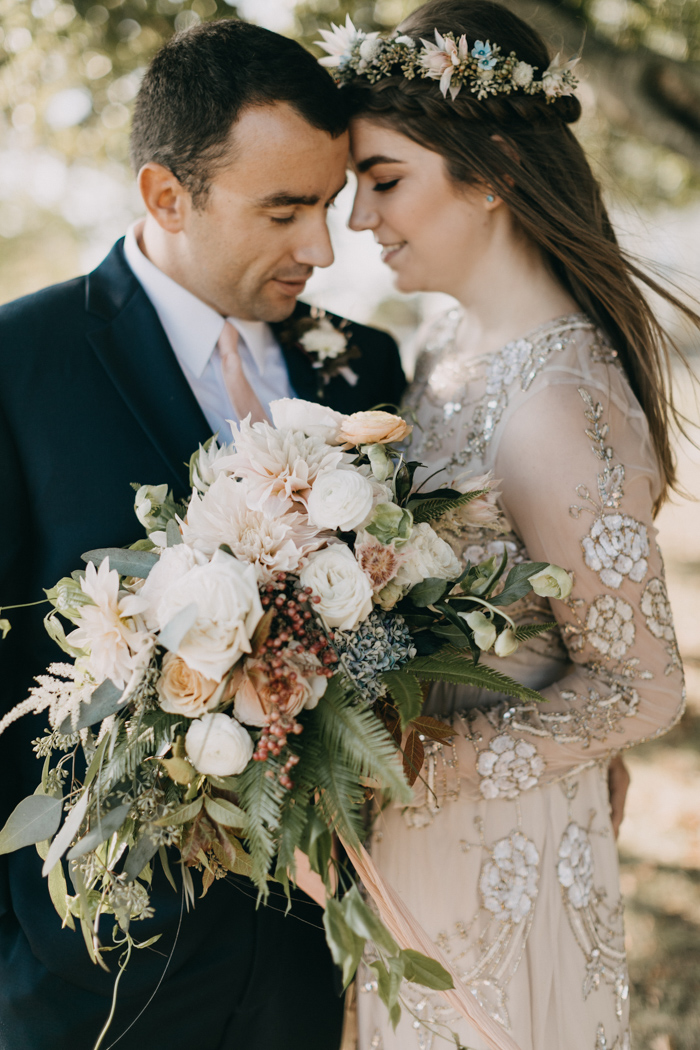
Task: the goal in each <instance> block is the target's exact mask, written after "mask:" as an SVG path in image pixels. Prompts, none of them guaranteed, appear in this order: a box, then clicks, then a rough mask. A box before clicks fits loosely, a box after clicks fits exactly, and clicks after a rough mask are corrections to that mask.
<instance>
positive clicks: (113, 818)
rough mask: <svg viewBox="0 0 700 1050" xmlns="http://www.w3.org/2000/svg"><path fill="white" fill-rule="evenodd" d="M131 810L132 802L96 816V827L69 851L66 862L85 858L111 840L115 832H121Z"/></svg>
mask: <svg viewBox="0 0 700 1050" xmlns="http://www.w3.org/2000/svg"><path fill="white" fill-rule="evenodd" d="M130 809H131V802H124V803H123V804H122V805H121V806H115V808H114V809H110V810H108V812H107V813H104V814H102V815H99V814H96V816H95V823H94V827H93V828H92V829H91V830H90V831H88V833H87V835H85V836H84V837H83V838H82V839H80V841H79V842H76V844H75V845H74V846H73V847H72V848H71V849H70V850H69V851H68V853H67V854H66V860H76V858H77V857H84V856H85V854H86V853H90V852H91V850H94V849H95V847H96V846H99V845H100V843H101V842H105V841H106V840H107V839H108V838H111V836H112V835H113V834H114V832H115V831H119V829H120V828H121V826H122V824H123V823H124V821H125V820H126V818H127V817H128V815H129V810H130Z"/></svg>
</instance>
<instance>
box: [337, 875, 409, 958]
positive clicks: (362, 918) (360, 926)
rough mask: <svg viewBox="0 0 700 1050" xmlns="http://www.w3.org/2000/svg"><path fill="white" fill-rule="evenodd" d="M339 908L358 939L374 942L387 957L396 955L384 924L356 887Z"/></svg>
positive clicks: (396, 945) (396, 950)
mask: <svg viewBox="0 0 700 1050" xmlns="http://www.w3.org/2000/svg"><path fill="white" fill-rule="evenodd" d="M340 906H341V908H342V909H343V914H344V916H345V921H346V922H347V924H348V926H349V927H350V929H351V930H352V931H353V933H356V934H357V936H358V937H362V938H363V939H364V940H368V941H374V943H375V944H376V946H377V947H378V948H379V949H380V950H381V951H383V952H386V953H387V954H388V955H396V954H397V952H398V950H399V946H398V944H397V943H396V941H395V940H394V938H393V937H392V936H391V934H390V933H389V931H388V930H387V928H386V926H385V925H384V923H383V922H381V920H380V919H378V918H377V916H376V915H375V914H374V912H373V911H371V909H370V908H368V907H367V905H366V904H365V902H364V901H363V900H362V897H361V896H360V891H359V890H358V888H357V886H353V887H352V889H351V890H349V891H348V892H347V893H346V894H345V896H344V897H343V900H342V902H341V905H340Z"/></svg>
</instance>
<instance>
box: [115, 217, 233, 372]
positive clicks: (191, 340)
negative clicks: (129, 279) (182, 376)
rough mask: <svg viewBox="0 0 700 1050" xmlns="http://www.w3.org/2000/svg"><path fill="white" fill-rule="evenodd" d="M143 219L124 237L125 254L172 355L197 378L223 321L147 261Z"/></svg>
mask: <svg viewBox="0 0 700 1050" xmlns="http://www.w3.org/2000/svg"><path fill="white" fill-rule="evenodd" d="M142 228H143V219H141V220H140V221H139V222H135V223H134V224H133V225H132V226H130V227H129V229H128V230H127V232H126V236H125V238H124V255H125V256H126V261H127V263H128V264H129V266H130V267H131V270H132V271H133V273H134V276H135V277H136V278H137V280H138V281H139V283H140V284H141V286H142V287H143V290H144V291H145V293H146V295H147V296H148V298H149V299H150V300H151V303H152V304H153V307H154V309H155V311H156V313H157V314H158V317H159V319H160V323H161V324H162V325H163V328H164V329H165V334H166V335H167V337H168V340H169V342H170V345H171V346H172V348H173V350H174V351H175V356H176V357H177V359H178V361H180V363H181V364H184V365H186V366H187V368H188V369H189V371H190V372H192V373H193V374H194V375H195V376H197V377H198V378H199V377H201V375H202V373H203V371H204V369H205V368H206V366H207V362H208V361H209V358H210V357H211V355H212V351H213V349H214V347H215V346H216V344H217V343H218V341H219V336H220V335H221V330H222V328H223V326H224V318H223V317H222V316H221V314H219V313H217V312H216V310H213V309H212V308H211V306H207V304H206V303H203V302H202V300H201V299H198V298H197V296H196V295H193V294H192V292H189V291H188V290H187V288H185V287H183V285H181V284H178V283H177V281H174V280H173V279H172V277H168V275H167V274H166V273H163V271H162V270H160V269H159V268H158V267H157V266H155V265H154V263H152V262H151V260H150V259H148V258H147V257H146V256H145V255H144V253H143V252H142V250H141V248H140V247H139V243H138V240H137V238H138V236H139V234H140V232H141V230H142Z"/></svg>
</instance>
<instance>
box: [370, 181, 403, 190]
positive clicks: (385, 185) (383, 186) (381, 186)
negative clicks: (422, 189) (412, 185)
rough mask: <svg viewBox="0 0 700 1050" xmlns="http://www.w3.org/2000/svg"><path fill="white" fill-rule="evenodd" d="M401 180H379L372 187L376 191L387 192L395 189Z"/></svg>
mask: <svg viewBox="0 0 700 1050" xmlns="http://www.w3.org/2000/svg"><path fill="white" fill-rule="evenodd" d="M400 181H401V180H400V179H391V180H390V181H389V182H377V183H376V184H375V185H374V186H373V187H372V189H373V190H374V192H375V193H386V191H387V190H393V188H394V186H396V185H397V184H398V183H399V182H400Z"/></svg>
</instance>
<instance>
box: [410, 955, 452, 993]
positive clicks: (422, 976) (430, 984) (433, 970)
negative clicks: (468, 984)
mask: <svg viewBox="0 0 700 1050" xmlns="http://www.w3.org/2000/svg"><path fill="white" fill-rule="evenodd" d="M401 958H402V959H403V961H404V974H403V975H404V978H405V979H406V980H407V981H412V982H413V983H414V984H422V985H423V987H424V988H433V989H434V990H435V991H436V992H444V991H447V990H448V988H454V981H453V980H452V978H451V977H450V975H449V973H448V972H447V970H446V969H445V968H444V966H441V965H440V963H439V962H438V961H437V959H430V958H429V957H428V956H427V955H422V954H421V953H420V952H416V951H414V950H413V949H412V948H406V949H404V950H403V951H402V952H401Z"/></svg>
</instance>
